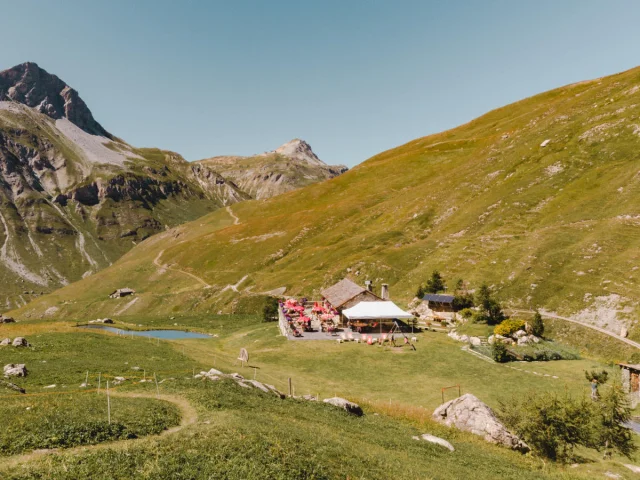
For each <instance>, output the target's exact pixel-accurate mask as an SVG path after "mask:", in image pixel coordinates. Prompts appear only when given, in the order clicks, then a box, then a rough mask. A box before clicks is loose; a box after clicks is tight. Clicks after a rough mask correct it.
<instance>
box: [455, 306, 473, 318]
mask: <svg viewBox="0 0 640 480" xmlns="http://www.w3.org/2000/svg"><path fill="white" fill-rule="evenodd" d="M474 313H475V312H474V311H473V310H471V309H470V308H464V309H462V310H460V311H459V312H458V315H460V316H461V317H462V318H464V319H465V320H469V319H470V318H471V317H473V314H474Z"/></svg>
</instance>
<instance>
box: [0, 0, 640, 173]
mask: <svg viewBox="0 0 640 480" xmlns="http://www.w3.org/2000/svg"><path fill="white" fill-rule="evenodd" d="M0 12H1V15H2V19H3V21H2V28H1V29H0V45H2V49H0V69H4V68H9V67H11V66H13V65H15V64H18V63H22V62H25V61H35V62H37V63H38V64H39V65H40V66H41V67H43V68H45V69H46V70H48V71H49V72H51V73H55V74H56V75H58V76H59V77H60V78H62V79H63V80H65V81H66V82H67V83H68V84H70V85H71V86H73V87H74V88H76V89H77V90H78V91H79V92H80V95H81V96H82V97H83V98H84V100H85V101H86V102H87V103H88V105H89V107H90V108H91V109H92V111H93V113H94V116H95V117H96V118H97V120H98V121H99V122H101V123H102V124H103V126H104V127H105V128H107V129H108V130H110V131H111V132H112V133H114V134H115V135H117V136H119V137H122V138H124V139H125V140H126V141H128V142H129V143H131V144H133V145H136V146H157V147H161V148H166V149H170V150H174V151H177V152H179V153H181V154H182V155H183V156H184V157H185V158H187V159H188V160H196V159H200V158H204V157H208V156H213V155H222V154H241V155H248V154H252V153H259V152H262V151H265V150H270V149H273V148H275V147H277V146H279V145H280V144H282V143H284V142H286V141H288V140H290V139H292V138H294V137H299V138H303V139H305V140H307V141H308V142H309V143H310V144H311V146H312V147H313V149H314V150H315V151H316V153H317V154H318V156H319V157H320V158H322V159H323V160H325V161H326V162H329V163H345V164H347V165H355V164H357V163H359V162H361V161H363V160H365V159H367V158H368V157H370V156H372V155H374V154H376V153H379V152H381V151H383V150H386V149H388V148H391V147H394V146H397V145H399V144H402V143H404V142H407V141H409V140H412V139H414V138H417V137H421V136H424V135H427V134H429V133H434V132H438V131H441V130H444V129H447V128H450V127H454V126H456V125H458V124H461V123H464V122H466V121H468V120H470V119H471V118H474V117H476V116H478V115H480V114H482V113H484V112H486V111H488V110H490V109H492V108H495V107H499V106H502V105H504V104H507V103H510V102H512V101H515V100H518V99H521V98H523V97H526V96H530V95H532V94H535V93H538V92H541V91H544V90H548V89H551V88H554V87H557V86H561V85H563V84H566V83H571V82H574V81H579V80H584V79H588V78H593V77H598V76H603V75H607V74H612V73H616V72H618V71H622V70H626V69H628V68H631V67H634V66H637V65H639V64H640V50H639V49H638V47H639V46H640V28H639V27H638V25H639V24H640V2H638V1H637V0H615V1H604V0H535V1H534V0H530V1H525V0H517V1H515V0H503V1H494V0H484V1H478V0H468V1H451V0H447V1H446V2H445V1H444V0H441V1H438V2H433V1H427V0H421V1H402V0H393V1H392V0H389V1H376V0H362V1H355V0H353V1H349V0H323V1H317V2H314V1H305V0H286V1H278V0H254V1H248V0H246V1H245V0H226V1H214V0H210V1H186V0H185V1H163V0H153V1H151V0H149V1H143V0H135V1H133V0H127V1H124V0H122V1H119V0H110V1H97V0H96V1H93V0H90V1H86V0H61V1H51V0H41V1H35V0H20V1H19V2H18V1H14V0H12V1H9V0H0Z"/></svg>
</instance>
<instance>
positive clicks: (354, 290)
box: [320, 278, 378, 308]
mask: <svg viewBox="0 0 640 480" xmlns="http://www.w3.org/2000/svg"><path fill="white" fill-rule="evenodd" d="M366 291H367V289H366V288H364V287H361V286H360V285H358V284H357V283H354V282H352V281H351V280H349V279H348V278H345V279H344V280H340V281H339V282H338V283H336V284H335V285H333V286H331V287H329V288H327V289H325V290H322V291H321V292H320V293H321V294H322V296H323V297H324V298H325V299H327V300H328V301H329V303H330V304H331V305H333V306H334V307H335V308H339V307H341V306H342V305H344V304H345V303H347V302H348V301H349V300H351V299H352V298H354V297H357V296H358V295H360V294H361V293H363V292H366ZM371 295H373V296H374V297H376V298H378V297H377V295H374V294H373V293H372V294H371Z"/></svg>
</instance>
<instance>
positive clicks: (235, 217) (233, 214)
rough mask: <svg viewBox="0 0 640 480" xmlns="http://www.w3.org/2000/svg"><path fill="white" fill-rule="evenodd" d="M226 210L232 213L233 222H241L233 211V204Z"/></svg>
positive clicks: (235, 223)
mask: <svg viewBox="0 0 640 480" xmlns="http://www.w3.org/2000/svg"><path fill="white" fill-rule="evenodd" d="M226 210H227V213H229V215H231V217H232V218H233V224H234V225H238V224H239V223H240V219H239V218H238V217H237V216H236V214H235V213H233V210H231V206H229V205H228V206H227V208H226Z"/></svg>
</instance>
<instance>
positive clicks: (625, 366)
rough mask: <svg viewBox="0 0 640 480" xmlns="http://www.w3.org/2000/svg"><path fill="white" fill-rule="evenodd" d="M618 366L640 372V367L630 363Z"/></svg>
mask: <svg viewBox="0 0 640 480" xmlns="http://www.w3.org/2000/svg"><path fill="white" fill-rule="evenodd" d="M617 365H619V366H621V367H624V368H628V369H630V370H636V371H639V372H640V365H637V364H636V365H633V364H628V363H618V364H617Z"/></svg>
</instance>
